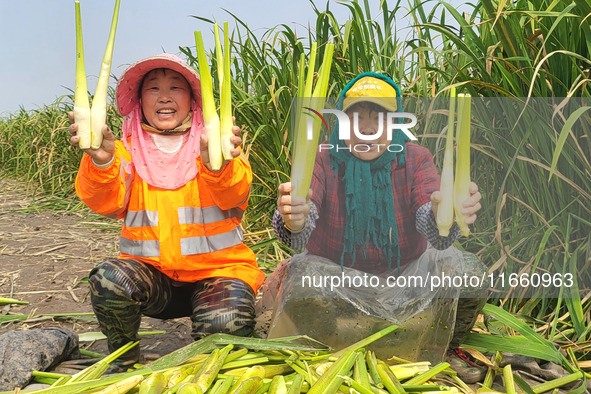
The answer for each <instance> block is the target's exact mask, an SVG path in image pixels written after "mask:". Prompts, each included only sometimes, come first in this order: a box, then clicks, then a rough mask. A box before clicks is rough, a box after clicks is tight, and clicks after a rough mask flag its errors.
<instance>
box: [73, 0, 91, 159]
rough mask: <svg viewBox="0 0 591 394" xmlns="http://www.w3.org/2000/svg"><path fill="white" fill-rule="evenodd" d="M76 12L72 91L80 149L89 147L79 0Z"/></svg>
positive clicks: (76, 3)
mask: <svg viewBox="0 0 591 394" xmlns="http://www.w3.org/2000/svg"><path fill="white" fill-rule="evenodd" d="M74 5H75V12H76V82H75V91H74V122H76V123H77V124H78V133H77V135H78V137H79V138H80V140H79V143H78V146H79V147H80V149H88V148H90V143H91V131H90V127H91V126H90V102H89V100H88V87H87V84H86V70H85V67H84V44H83V42H82V18H81V16H80V2H79V1H76V2H74Z"/></svg>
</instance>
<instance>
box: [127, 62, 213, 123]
mask: <svg viewBox="0 0 591 394" xmlns="http://www.w3.org/2000/svg"><path fill="white" fill-rule="evenodd" d="M157 68H169V69H171V70H174V71H176V72H178V73H180V74H181V75H182V76H183V77H185V79H186V80H187V82H189V85H191V89H192V90H193V99H194V100H195V101H196V102H197V103H199V105H200V104H201V82H200V81H199V74H197V72H196V71H195V70H193V69H192V68H191V67H189V65H187V63H185V62H184V61H183V60H182V59H181V58H180V57H178V56H175V55H172V54H169V53H162V54H160V55H157V56H152V57H148V58H146V59H143V60H140V61H138V62H136V63H134V64H132V65H131V66H129V67H128V68H127V70H125V71H124V72H123V74H122V75H121V78H120V79H119V83H118V84H117V90H116V98H117V110H118V111H119V114H121V116H126V115H127V114H129V113H130V112H131V111H132V110H133V109H134V108H135V106H136V105H137V104H138V103H139V98H140V91H139V90H140V84H141V83H142V79H143V78H144V75H146V74H147V73H148V72H150V71H152V70H154V69H157Z"/></svg>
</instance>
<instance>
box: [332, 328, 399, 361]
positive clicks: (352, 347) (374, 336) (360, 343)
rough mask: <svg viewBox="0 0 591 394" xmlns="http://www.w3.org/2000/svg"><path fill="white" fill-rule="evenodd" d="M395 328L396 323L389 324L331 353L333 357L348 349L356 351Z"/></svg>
mask: <svg viewBox="0 0 591 394" xmlns="http://www.w3.org/2000/svg"><path fill="white" fill-rule="evenodd" d="M396 329H398V326H397V325H396V324H392V325H391V326H388V327H386V328H383V329H381V330H380V331H378V332H376V333H375V334H372V335H370V336H368V337H367V338H363V339H362V340H360V341H358V342H355V343H354V344H352V345H349V346H347V347H346V348H344V349H341V350H339V351H338V352H336V353H334V354H333V357H339V356H340V355H341V354H343V353H345V352H346V351H348V350H355V351H357V350H360V349H362V348H364V347H367V346H368V345H369V344H371V343H374V342H375V341H377V340H378V339H381V338H383V337H385V336H386V335H388V334H390V333H391V332H393V331H395V330H396ZM374 356H375V355H374Z"/></svg>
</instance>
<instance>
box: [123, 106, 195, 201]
mask: <svg viewBox="0 0 591 394" xmlns="http://www.w3.org/2000/svg"><path fill="white" fill-rule="evenodd" d="M192 109H193V122H192V124H191V129H190V130H189V131H187V132H186V133H185V134H182V135H160V134H157V133H151V132H148V131H144V130H143V129H142V126H141V118H142V116H141V115H142V114H141V108H140V105H139V103H138V104H137V105H136V106H135V107H134V109H133V110H132V111H131V112H130V113H129V114H128V115H127V116H126V117H125V119H124V120H123V127H122V129H123V143H124V144H125V147H126V148H127V149H129V151H130V152H131V160H132V162H133V165H134V167H135V170H136V172H137V173H138V175H139V176H140V177H141V178H142V179H143V180H144V181H145V182H146V183H148V184H149V185H152V186H156V187H160V188H162V189H168V190H172V189H177V188H179V187H181V186H183V185H185V184H186V183H187V182H189V181H190V180H191V179H193V178H195V176H196V175H197V172H198V168H197V161H196V160H197V157H198V156H199V152H200V151H199V146H200V138H201V134H203V133H204V128H203V113H202V112H201V108H199V106H197V105H196V104H195V103H193V106H192ZM130 136H131V147H130V146H129V144H128V143H127V139H128V138H129V137H130Z"/></svg>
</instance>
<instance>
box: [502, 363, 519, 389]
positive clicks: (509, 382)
mask: <svg viewBox="0 0 591 394" xmlns="http://www.w3.org/2000/svg"><path fill="white" fill-rule="evenodd" d="M503 379H504V381H505V391H506V392H507V394H516V392H515V381H514V379H513V371H512V370H511V364H507V365H506V366H505V367H504V368H503Z"/></svg>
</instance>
